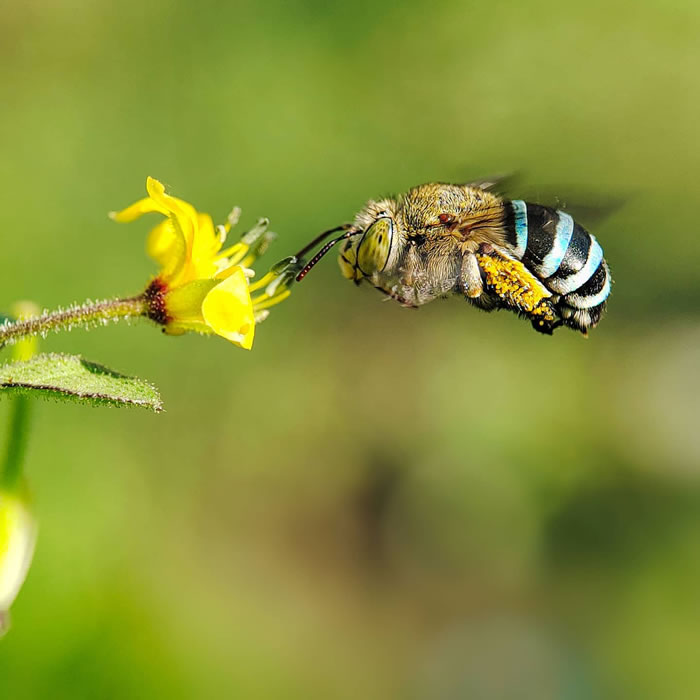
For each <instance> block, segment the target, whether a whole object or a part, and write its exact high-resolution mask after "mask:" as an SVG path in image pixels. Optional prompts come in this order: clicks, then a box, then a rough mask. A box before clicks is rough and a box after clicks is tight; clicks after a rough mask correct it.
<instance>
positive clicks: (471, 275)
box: [297, 183, 612, 335]
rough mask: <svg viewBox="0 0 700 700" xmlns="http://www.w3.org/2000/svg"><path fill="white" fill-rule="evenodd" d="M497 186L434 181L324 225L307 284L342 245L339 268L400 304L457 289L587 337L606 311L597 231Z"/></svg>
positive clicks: (544, 328)
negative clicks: (498, 192) (348, 220)
mask: <svg viewBox="0 0 700 700" xmlns="http://www.w3.org/2000/svg"><path fill="white" fill-rule="evenodd" d="M492 184H493V183H473V184H467V185H452V184H444V183H429V184H425V185H419V186H418V187H414V188H413V189H411V190H409V191H408V192H406V193H405V194H403V195H400V196H398V197H390V198H385V199H379V200H370V201H369V202H367V204H366V205H365V206H364V207H363V208H362V209H361V210H360V212H359V213H358V214H357V215H356V216H355V219H354V221H353V223H352V224H345V225H343V226H339V227H336V228H335V229H331V230H330V231H326V232H324V233H323V234H321V235H320V236H318V237H317V238H316V239H315V240H314V241H312V242H311V243H310V244H309V245H308V246H306V247H305V248H304V249H302V250H301V251H300V252H299V254H298V259H301V260H303V257H304V255H306V253H308V252H309V251H310V250H311V249H312V248H313V247H314V246H315V245H317V244H318V243H320V242H321V241H322V240H324V239H325V238H327V237H328V236H330V235H331V234H332V233H335V232H338V231H344V233H343V234H342V235H340V236H338V237H337V238H334V239H333V240H331V241H330V242H329V243H327V244H326V245H324V246H323V247H322V248H321V250H320V251H319V252H318V253H317V254H316V255H315V256H314V257H313V258H312V259H311V260H310V261H309V262H308V264H306V265H305V266H304V267H303V269H301V270H300V271H299V273H298V274H297V281H301V280H302V279H303V278H304V277H305V276H306V274H307V273H308V272H309V271H310V270H311V268H313V267H314V266H315V265H316V263H318V261H319V260H320V259H321V258H322V257H323V256H324V255H325V254H326V253H327V252H328V251H329V250H330V249H331V248H332V247H333V246H334V245H335V244H336V243H340V242H342V245H341V247H340V255H339V258H338V262H339V264H340V269H341V272H342V274H343V275H344V276H345V277H346V278H347V279H350V280H353V281H354V282H355V283H356V284H360V283H362V282H368V283H369V284H371V285H372V286H374V287H376V288H377V289H378V290H380V291H381V292H382V293H383V294H385V295H386V296H387V297H389V298H391V299H394V300H396V301H397V302H398V303H400V304H401V305H403V306H408V307H419V306H423V305H424V304H427V303H428V302H430V301H432V300H433V299H436V298H439V297H445V296H448V295H452V294H456V295H458V296H461V297H464V298H465V299H466V300H467V301H468V302H469V303H471V304H473V305H474V306H476V307H478V308H480V309H483V310H484V311H494V310H497V309H507V310H510V311H514V312H515V313H517V314H519V315H520V316H523V317H525V318H527V319H529V320H530V321H531V323H532V326H533V327H534V329H535V330H536V331H538V332H540V333H545V334H547V335H551V334H552V332H553V331H554V330H555V329H556V328H558V327H559V326H568V327H569V328H572V329H574V330H577V331H580V332H581V333H583V334H584V335H586V334H587V332H588V329H589V328H593V327H595V326H596V325H597V324H598V322H599V321H600V318H601V316H602V314H603V311H604V310H605V305H606V301H607V298H608V296H609V294H610V287H611V282H612V278H611V275H610V269H609V267H608V264H607V262H606V261H605V259H604V257H603V250H602V248H601V246H600V244H599V243H598V241H597V240H596V238H595V236H593V235H592V234H590V233H589V232H588V231H586V229H584V228H583V227H582V226H581V225H580V224H578V223H577V222H575V221H574V220H573V218H572V217H571V216H570V215H569V214H567V213H566V212H564V211H560V210H557V209H554V208H552V207H548V206H543V205H540V204H531V203H529V202H525V201H523V200H520V199H505V198H502V197H500V196H498V195H496V194H495V193H493V192H491V191H490V187H491V186H492Z"/></svg>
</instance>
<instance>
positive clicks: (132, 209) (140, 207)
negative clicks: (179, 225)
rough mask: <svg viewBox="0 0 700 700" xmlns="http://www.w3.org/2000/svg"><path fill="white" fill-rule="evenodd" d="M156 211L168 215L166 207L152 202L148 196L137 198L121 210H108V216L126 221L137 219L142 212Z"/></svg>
mask: <svg viewBox="0 0 700 700" xmlns="http://www.w3.org/2000/svg"><path fill="white" fill-rule="evenodd" d="M154 211H155V212H158V213H159V214H165V216H167V215H168V211H167V209H165V208H164V207H162V206H161V205H160V204H158V203H157V202H154V201H153V200H152V199H151V198H150V197H146V198H145V199H139V201H138V202H134V203H133V204H132V205H131V206H128V207H127V208H126V209H122V210H121V211H111V212H109V218H110V219H114V221H120V222H124V223H125V222H128V221H134V220H135V219H138V218H139V216H143V215H144V214H150V213H152V212H154Z"/></svg>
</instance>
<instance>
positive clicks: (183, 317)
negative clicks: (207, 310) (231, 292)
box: [165, 280, 218, 323]
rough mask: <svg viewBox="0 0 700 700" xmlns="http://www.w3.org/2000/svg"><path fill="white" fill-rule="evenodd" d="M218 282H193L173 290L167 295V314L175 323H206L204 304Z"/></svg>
mask: <svg viewBox="0 0 700 700" xmlns="http://www.w3.org/2000/svg"><path fill="white" fill-rule="evenodd" d="M217 282H218V280H193V281H192V282H188V283H187V284H183V285H182V286H181V287H176V288H175V289H171V290H170V291H169V292H167V293H166V295H165V313H166V314H167V315H168V319H169V320H170V321H172V322H173V323H177V322H179V321H199V322H200V323H204V318H203V316H202V303H203V302H204V299H205V298H206V296H207V294H209V292H210V291H211V289H212V287H214V286H215V285H216V284H217Z"/></svg>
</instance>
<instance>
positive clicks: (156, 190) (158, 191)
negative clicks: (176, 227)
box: [146, 177, 198, 250]
mask: <svg viewBox="0 0 700 700" xmlns="http://www.w3.org/2000/svg"><path fill="white" fill-rule="evenodd" d="M146 191H147V192H148V194H149V195H150V197H151V199H152V200H153V201H154V202H155V203H156V204H157V205H158V206H159V207H162V208H163V209H165V210H166V212H167V213H168V214H169V215H171V216H175V217H176V218H177V221H178V223H179V224H180V226H181V227H182V232H183V234H184V236H185V240H186V242H187V245H188V250H191V246H192V241H193V239H194V235H195V233H196V231H197V226H198V221H197V210H196V209H195V208H194V207H193V206H192V205H191V204H190V203H189V202H185V201H183V200H182V199H178V198H177V197H171V196H170V195H169V194H166V193H165V187H164V185H163V183H162V182H159V181H158V180H156V179H155V178H153V177H149V178H147V179H146Z"/></svg>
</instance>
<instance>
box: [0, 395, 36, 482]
mask: <svg viewBox="0 0 700 700" xmlns="http://www.w3.org/2000/svg"><path fill="white" fill-rule="evenodd" d="M29 414H30V405H29V399H27V398H26V397H24V396H17V397H16V398H15V399H14V400H13V401H12V406H11V408H10V426H9V427H10V429H9V437H8V442H7V450H6V452H5V463H4V464H3V468H2V471H1V472H0V486H2V487H4V488H5V489H7V490H10V491H11V490H13V489H14V488H15V487H16V486H17V484H18V483H19V480H20V477H21V475H22V462H23V460H24V453H25V451H26V449H27V439H28V437H29V430H28V426H29V418H30V415H29Z"/></svg>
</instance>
